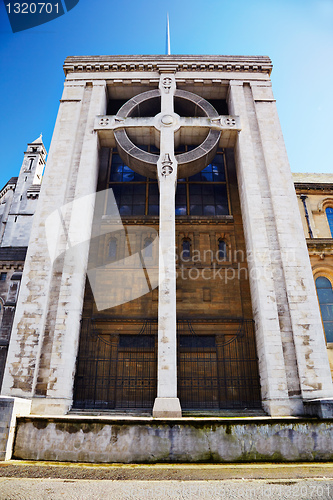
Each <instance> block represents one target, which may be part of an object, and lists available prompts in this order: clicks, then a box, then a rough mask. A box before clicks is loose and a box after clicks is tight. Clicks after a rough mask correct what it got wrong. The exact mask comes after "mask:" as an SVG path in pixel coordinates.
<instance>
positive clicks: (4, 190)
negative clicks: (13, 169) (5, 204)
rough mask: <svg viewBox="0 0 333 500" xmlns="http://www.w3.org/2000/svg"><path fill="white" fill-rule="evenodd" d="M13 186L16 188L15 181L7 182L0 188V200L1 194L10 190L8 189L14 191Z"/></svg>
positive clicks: (3, 194)
mask: <svg viewBox="0 0 333 500" xmlns="http://www.w3.org/2000/svg"><path fill="white" fill-rule="evenodd" d="M15 188H16V182H8V183H7V184H6V185H5V187H3V188H2V190H1V191H0V200H1V198H2V197H3V196H5V194H6V193H7V192H8V191H10V190H13V191H15Z"/></svg>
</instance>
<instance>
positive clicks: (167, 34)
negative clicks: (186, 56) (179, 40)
mask: <svg viewBox="0 0 333 500" xmlns="http://www.w3.org/2000/svg"><path fill="white" fill-rule="evenodd" d="M166 54H167V55H168V56H169V55H170V54H171V49H170V23H169V13H167V29H166Z"/></svg>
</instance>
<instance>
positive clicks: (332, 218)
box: [325, 207, 333, 238]
mask: <svg viewBox="0 0 333 500" xmlns="http://www.w3.org/2000/svg"><path fill="white" fill-rule="evenodd" d="M325 212H326V217H327V222H328V225H329V226H330V230H331V236H332V238H333V208H332V207H327V208H326V210H325Z"/></svg>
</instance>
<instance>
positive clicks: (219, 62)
mask: <svg viewBox="0 0 333 500" xmlns="http://www.w3.org/2000/svg"><path fill="white" fill-rule="evenodd" d="M203 57H204V62H203V60H202V58H203ZM138 59H139V61H138ZM272 68H273V66H272V62H271V60H270V58H269V57H266V56H257V57H246V56H193V55H192V56H140V57H138V56H91V57H90V56H85V57H80V56H77V57H76V56H71V57H67V59H66V60H65V63H64V72H65V75H66V76H67V75H68V74H69V73H78V72H80V73H82V72H89V73H92V72H105V71H108V72H109V71H111V72H120V71H121V72H125V71H126V72H134V71H135V72H143V71H145V72H153V71H155V72H158V73H166V72H167V73H175V72H176V71H177V72H182V71H186V72H192V71H193V72H212V71H223V72H224V71H225V72H234V71H235V72H238V73H239V72H247V73H251V72H252V73H253V72H255V73H267V74H268V75H270V74H271V71H272Z"/></svg>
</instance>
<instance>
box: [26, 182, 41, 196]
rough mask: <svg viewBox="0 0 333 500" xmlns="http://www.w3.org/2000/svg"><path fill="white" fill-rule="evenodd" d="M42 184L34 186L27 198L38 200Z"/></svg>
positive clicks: (30, 188) (29, 189)
mask: <svg viewBox="0 0 333 500" xmlns="http://www.w3.org/2000/svg"><path fill="white" fill-rule="evenodd" d="M40 188H41V185H40V184H32V185H31V186H30V187H29V188H28V191H27V198H32V199H37V198H38V197H39V193H40Z"/></svg>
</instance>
